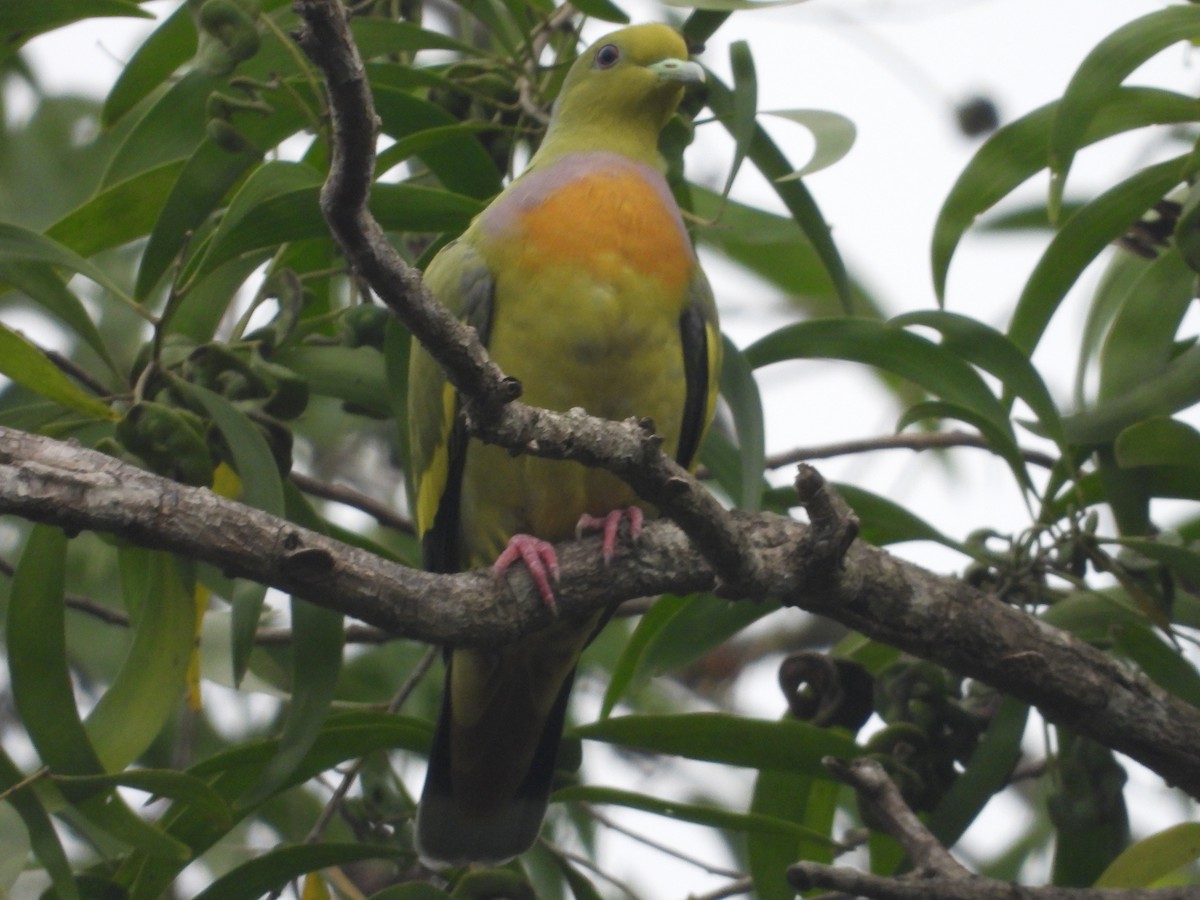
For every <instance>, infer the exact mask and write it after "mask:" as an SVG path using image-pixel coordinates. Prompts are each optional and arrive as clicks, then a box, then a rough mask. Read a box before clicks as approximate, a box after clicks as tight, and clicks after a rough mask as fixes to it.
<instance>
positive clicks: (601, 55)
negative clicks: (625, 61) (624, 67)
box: [596, 44, 621, 69]
mask: <svg viewBox="0 0 1200 900" xmlns="http://www.w3.org/2000/svg"><path fill="white" fill-rule="evenodd" d="M620 58H621V50H620V48H618V47H617V45H616V44H605V45H604V46H603V47H601V48H600V49H599V50H597V51H596V66H597V68H600V69H611V68H612V67H613V66H615V65H616V64H617V61H618V60H619V59H620Z"/></svg>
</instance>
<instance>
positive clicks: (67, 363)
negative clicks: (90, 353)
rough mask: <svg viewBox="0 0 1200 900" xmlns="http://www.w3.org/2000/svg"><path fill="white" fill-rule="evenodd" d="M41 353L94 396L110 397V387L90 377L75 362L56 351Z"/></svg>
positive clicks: (85, 370)
mask: <svg viewBox="0 0 1200 900" xmlns="http://www.w3.org/2000/svg"><path fill="white" fill-rule="evenodd" d="M42 352H43V353H45V354H46V356H47V357H48V358H49V360H50V362H52V363H54V364H55V365H56V366H58V367H59V368H60V369H62V371H63V372H65V373H66V374H68V375H70V376H71V377H72V378H74V379H75V380H76V381H78V382H79V383H80V384H82V385H83V386H84V387H86V388H87V389H88V390H89V391H91V392H92V393H93V394H95V395H96V396H98V397H111V396H112V389H111V388H110V387H108V386H107V385H105V384H103V383H102V382H101V381H100V380H99V379H97V378H96V377H95V376H94V375H92V373H91V372H89V371H88V370H87V369H85V368H83V366H81V365H79V363H77V362H75V360H73V359H70V358H68V357H66V356H63V355H62V354H61V353H59V352H58V351H57V350H46V349H44V348H43V350H42Z"/></svg>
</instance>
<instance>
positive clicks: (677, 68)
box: [647, 58, 704, 84]
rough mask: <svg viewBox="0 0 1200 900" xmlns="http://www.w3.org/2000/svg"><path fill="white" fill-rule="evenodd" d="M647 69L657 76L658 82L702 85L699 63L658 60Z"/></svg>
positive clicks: (682, 60) (702, 74) (670, 59)
mask: <svg viewBox="0 0 1200 900" xmlns="http://www.w3.org/2000/svg"><path fill="white" fill-rule="evenodd" d="M647 68H648V69H650V71H651V72H653V73H654V74H655V75H657V76H658V80H659V81H673V82H675V83H676V84H704V68H703V67H702V66H701V65H700V64H699V63H694V62H691V61H689V60H685V59H673V58H668V59H660V60H659V61H658V62H656V63H654V64H653V65H650V66H647Z"/></svg>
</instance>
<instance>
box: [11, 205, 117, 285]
mask: <svg viewBox="0 0 1200 900" xmlns="http://www.w3.org/2000/svg"><path fill="white" fill-rule="evenodd" d="M14 263H16V264H19V265H30V264H38V265H45V266H53V267H54V268H58V269H66V270H67V271H69V272H78V273H79V274H80V275H83V276H85V277H86V278H90V279H91V280H92V281H94V282H96V284H98V285H100V286H101V287H102V288H104V289H105V290H106V291H111V292H112V293H113V294H115V295H116V296H118V297H120V298H122V299H123V300H125V301H126V302H130V303H132V301H131V300H130V299H129V297H128V295H127V294H126V293H125V292H124V291H122V290H121V288H120V287H118V286H117V284H116V282H114V281H113V280H112V279H111V278H109V277H108V275H107V274H106V273H105V272H104V271H103V270H102V269H100V268H99V267H98V266H95V265H93V264H92V263H90V262H88V261H87V260H86V259H84V258H83V257H82V256H80V255H79V254H78V253H76V252H75V251H73V250H71V249H70V248H68V247H65V246H63V245H62V244H60V243H59V242H58V241H56V240H54V239H53V238H49V237H46V236H44V235H41V234H38V233H37V232H36V231H30V230H29V229H28V228H22V227H21V226H20V225H10V224H8V223H5V222H0V265H3V266H7V265H12V264H14Z"/></svg>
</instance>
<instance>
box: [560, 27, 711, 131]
mask: <svg viewBox="0 0 1200 900" xmlns="http://www.w3.org/2000/svg"><path fill="white" fill-rule="evenodd" d="M687 57H688V51H687V44H686V43H685V42H684V40H683V37H682V36H681V35H680V34H679V32H677V31H675V30H674V29H672V28H670V27H668V26H666V25H660V24H648V25H633V26H630V27H629V28H622V29H621V30H620V31H614V32H612V33H611V34H608V35H605V36H604V37H602V38H601V39H600V40H598V41H596V43H594V44H593V45H592V46H590V47H588V49H587V50H585V51H584V52H583V53H581V54H580V55H579V58H578V59H577V60H576V61H575V63H574V64H573V65H572V66H571V70H570V71H569V72H568V73H567V77H566V79H565V80H564V81H563V86H562V91H561V92H560V93H559V96H558V100H557V101H556V102H555V104H554V110H553V113H552V115H551V118H550V129H549V131H548V132H547V135H546V143H547V144H550V145H551V146H552V147H554V146H555V145H557V144H558V143H559V142H561V143H563V144H565V145H570V144H572V143H574V144H578V145H579V146H578V147H569V146H567V147H564V148H562V149H567V150H568V151H569V150H572V149H584V150H587V149H602V146H597V145H598V144H605V143H608V141H607V140H605V136H608V137H610V138H613V139H615V140H617V141H624V140H625V139H635V140H636V141H638V142H640V143H643V144H645V143H647V142H648V145H649V146H648V152H649V153H653V152H654V148H655V145H656V142H657V138H658V133H659V132H660V131H661V130H662V127H663V126H664V125H665V124H666V123H667V120H668V119H670V118H671V115H672V114H673V113H674V112H675V109H676V108H677V107H678V106H679V101H680V100H681V99H683V92H684V89H685V88H686V87H687V85H689V84H700V83H702V82H703V81H704V70H703V69H702V68H701V67H700V66H699V65H698V64H697V63H694V62H690V61H689V60H688V58H687Z"/></svg>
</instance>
